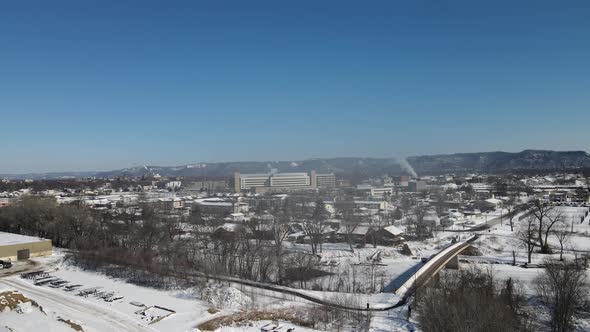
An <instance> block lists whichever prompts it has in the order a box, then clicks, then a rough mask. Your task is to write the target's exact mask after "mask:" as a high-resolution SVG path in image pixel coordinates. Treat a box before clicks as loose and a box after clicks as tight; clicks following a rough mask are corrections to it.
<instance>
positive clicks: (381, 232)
mask: <svg viewBox="0 0 590 332" xmlns="http://www.w3.org/2000/svg"><path fill="white" fill-rule="evenodd" d="M356 181H358V180H356ZM588 181H589V178H587V177H586V176H585V175H584V174H583V173H580V172H575V171H574V172H570V173H564V172H562V173H545V174H537V175H519V174H503V175H494V174H464V175H456V174H446V175H437V176H413V175H383V176H380V177H375V178H366V179H362V180H361V181H359V182H358V183H357V184H353V183H352V181H351V179H347V178H343V177H342V176H339V175H337V174H334V173H330V174H319V173H317V172H316V171H313V170H312V171H310V172H307V173H306V172H303V173H281V172H280V171H279V170H277V169H268V170H267V171H266V172H263V173H256V174H243V173H240V172H238V171H236V172H234V174H233V175H232V176H227V177H216V178H184V177H165V176H160V175H159V174H151V175H148V176H145V175H144V176H141V177H130V178H104V179H103V178H82V179H56V180H27V179H23V180H9V179H4V180H2V182H1V183H0V190H1V191H0V202H1V204H2V205H1V208H0V231H2V232H3V233H0V235H2V236H0V242H2V243H0V253H2V255H0V256H3V257H0V260H2V261H3V262H6V264H10V268H7V269H6V270H5V271H7V272H0V274H6V273H8V274H7V275H8V276H10V275H26V274H27V273H31V272H35V271H32V270H38V271H39V272H35V273H41V274H40V276H41V278H45V279H39V280H37V278H36V277H34V278H32V279H28V280H33V281H34V284H27V283H26V282H23V281H20V280H19V281H18V282H19V287H25V289H27V288H28V287H33V288H39V287H41V286H42V285H49V283H51V285H55V288H63V287H65V288H67V287H70V286H73V285H81V286H78V287H80V288H82V287H85V286H91V285H85V284H83V283H87V281H85V280H84V278H87V276H85V275H77V274H78V272H76V271H86V272H84V274H88V273H90V275H92V277H93V278H97V276H101V275H104V276H105V277H106V276H111V277H115V279H116V280H120V282H122V283H123V284H128V285H129V286H130V287H131V285H132V284H137V285H140V286H143V287H148V288H152V289H154V291H153V292H168V293H169V292H177V291H179V290H182V291H183V292H197V293H199V294H200V295H195V294H194V293H191V294H192V295H190V296H189V298H191V299H192V298H194V299H195V300H194V301H196V302H198V303H203V304H202V305H203V306H204V309H203V310H205V307H208V309H206V310H208V311H210V313H208V314H205V315H201V314H200V315H197V316H195V315H193V316H191V318H187V317H183V318H180V317H177V318H176V317H175V316H181V315H178V310H180V309H179V308H167V310H168V309H169V310H172V311H174V312H175V313H176V314H167V315H166V318H165V319H164V318H162V323H154V324H153V326H154V327H156V328H158V329H160V330H166V328H168V327H170V326H181V325H182V324H190V325H192V326H193V327H194V328H197V329H201V330H208V329H210V328H211V329H213V330H218V329H220V330H224V326H230V327H231V326H241V325H240V324H245V323H246V322H248V323H247V324H252V322H262V323H264V324H270V325H269V326H271V325H272V324H275V325H277V326H279V325H281V324H283V325H285V324H287V325H288V326H290V325H289V324H291V325H292V324H294V322H296V321H299V320H301V321H302V322H304V323H301V324H302V325H301V326H300V327H304V328H311V329H312V330H313V329H318V328H319V329H321V330H339V329H345V330H348V329H360V330H371V331H380V330H389V329H393V330H396V329H399V330H404V329H408V328H412V326H414V324H416V321H414V320H413V319H412V318H413V317H411V316H410V310H411V309H410V308H411V306H412V303H413V302H414V301H418V300H417V299H416V297H415V295H412V294H414V292H415V291H416V290H417V289H418V288H427V287H431V286H427V285H429V284H431V283H432V276H428V277H426V275H428V274H429V273H432V274H433V275H436V274H437V273H438V274H440V275H447V274H448V272H446V271H462V270H465V271H471V269H473V268H477V269H488V268H491V269H492V270H494V273H495V274H497V276H496V277H497V278H505V277H509V278H511V280H515V281H517V280H521V281H520V282H523V281H524V284H522V287H523V290H522V292H524V294H525V295H528V296H533V294H534V292H535V290H534V289H532V288H530V287H531V285H528V284H527V283H528V282H530V278H534V277H535V276H536V275H537V274H539V275H540V274H541V271H542V270H543V267H544V266H545V261H546V260H547V259H549V258H551V257H559V259H564V257H566V258H572V259H575V260H576V262H578V263H579V264H583V266H584V267H585V268H586V267H587V264H588V258H590V257H589V255H588V250H589V249H590V241H589V240H588V239H590V232H589V231H590V216H589V213H588V211H589V210H590V191H589V182H588ZM543 215H544V216H545V219H546V221H545V222H546V225H541V226H539V225H538V223H539V218H542V217H543ZM549 225H550V226H549ZM527 227H528V228H527ZM527 230H528V231H531V232H528V231H527ZM536 232H539V234H540V236H536V235H535V234H537V233H536ZM17 234H18V235H17ZM527 234H528V236H529V237H526V235H527ZM44 239H49V240H44ZM543 241H544V242H543ZM462 243H465V244H466V245H465V247H464V248H463V247H462V248H460V250H461V252H460V253H459V254H455V253H453V255H452V257H451V258H450V259H446V258H445V256H444V255H447V254H446V252H447V251H448V250H450V249H452V248H453V247H454V246H456V245H457V244H462ZM15 244H18V245H15ZM47 244H49V249H47V248H48V247H47ZM51 247H53V250H52V249H51ZM531 247H532V248H531ZM465 248H466V249H465ZM12 250H14V251H12ZM545 250H546V251H545ZM440 257H442V258H440ZM439 258H440V259H439ZM443 258H445V261H444V264H443V265H440V264H442V263H436V261H437V260H443ZM29 259H32V260H33V262H34V263H33V264H31V263H24V262H27V261H28V260H29ZM8 262H10V263H8ZM429 264H439V265H440V266H435V267H432V266H430V265H429ZM116 266H121V267H125V270H124V272H122V271H121V270H119V272H116V271H117V268H116ZM445 266H446V268H444V267H445ZM7 267H8V265H7ZM80 269H81V270H80ZM441 269H442V270H441ZM10 271H18V272H12V273H11V272H10ZM41 271H42V272H41ZM439 271H440V272H439ZM533 271H535V272H534V273H533ZM455 273H457V272H455ZM461 273H463V272H461ZM27 276H28V275H27ZM66 277H67V278H66ZM12 278H14V277H12ZM98 278H99V279H101V278H104V277H98ZM420 278H423V279H424V281H420V280H421V279H420ZM438 278H442V277H440V276H439V277H438ZM17 279H20V278H19V277H17ZM71 279H73V280H79V281H72V280H71ZM44 280H47V284H45V283H44V282H43V281H44ZM171 280H176V281H174V282H173V283H171ZM14 282H15V281H10V283H8V282H7V283H8V285H11V283H14ZM94 282H99V281H94ZM103 282H104V281H102V280H101V281H100V283H103ZM82 285H83V286H82ZM263 285H264V287H262V286H263ZM52 287H53V286H52ZM119 287H121V286H119ZM133 287H136V286H133ZM65 288H64V289H65ZM123 288H125V287H123ZM265 289H266V290H265ZM269 289H270V290H269ZM92 292H93V293H92V294H94V292H95V291H94V290H93V291H92ZM203 292H207V294H209V295H211V294H210V293H211V292H213V293H215V294H216V295H215V296H213V295H211V296H210V298H207V297H203V296H204V295H203V294H202V293H203ZM284 292H287V294H291V293H290V292H295V295H285V294H284ZM275 293H276V294H275ZM107 294H111V293H109V292H107V293H105V295H107ZM116 294H117V295H114V294H113V295H109V296H111V297H109V299H111V298H114V299H115V302H118V303H119V304H120V305H123V304H124V303H125V301H126V300H125V296H123V295H118V294H119V293H116ZM277 294H281V298H282V299H283V300H281V301H279V302H276V303H275V300H272V298H273V297H276V296H277ZM529 294H530V295H529ZM269 296H270V297H269ZM301 296H303V298H301ZM119 297H120V298H119ZM217 297H222V298H223V300H220V299H218V298H217ZM310 298H311V300H310ZM269 300H270V301H271V302H272V303H274V304H273V305H272V307H273V308H275V307H276V308H275V309H276V311H277V312H281V310H284V309H285V308H288V307H291V308H294V309H293V310H295V312H297V319H295V318H293V317H289V316H288V317H281V315H280V314H277V317H281V319H282V321H285V322H286V323H278V322H277V321H276V319H266V320H265V319H260V320H258V321H256V320H255V319H252V318H250V317H249V315H248V314H246V313H247V312H248V310H250V311H252V310H255V309H254V308H257V307H264V308H266V305H265V303H266V301H269ZM219 301H222V302H223V301H229V302H230V303H229V304H227V303H219ZM301 301H303V302H307V303H308V304H305V303H301ZM140 302H141V301H140ZM235 302H237V303H235ZM322 304H323V305H322ZM310 305H312V307H315V306H318V305H319V306H320V307H321V308H322V310H325V317H323V318H322V317H315V316H313V314H312V312H308V311H307V310H309V309H308V308H309V307H310ZM335 306H336V308H335ZM337 306H341V307H343V308H344V309H343V308H337ZM522 306H523V308H528V309H529V310H534V311H538V310H539V309H538V308H537V307H536V306H538V304H537V305H533V304H531V303H527V302H526V301H525V302H524V303H523V304H522ZM388 307H391V309H389V310H386V309H384V308H388ZM367 308H368V309H371V308H372V309H374V310H378V311H375V312H373V311H363V310H366V309H367ZM162 310H163V309H162ZM417 310H418V309H417ZM523 310H524V309H523ZM237 312H241V313H242V315H244V316H245V317H244V318H243V319H242V320H238V321H234V320H232V319H230V318H231V317H234V316H235V315H236V313H237ZM383 312H387V314H386V315H384V314H383ZM525 312H529V311H526V310H525ZM267 314H269V315H270V313H267ZM283 315H284V314H283ZM531 315H532V314H531ZM392 317H397V318H395V319H394V318H392ZM529 317H532V316H529ZM281 319H279V320H281ZM544 319H546V318H544ZM542 321H543V320H542V319H541V320H539V322H542ZM138 322H139V321H138ZM163 322H168V323H167V324H163ZM265 322H266V323H265ZM289 322H290V323H289ZM150 324H151V323H150ZM170 324H171V325H170ZM178 324H180V325H178ZM257 324H258V323H257ZM318 324H319V325H318ZM576 324H578V326H581V327H584V326H586V327H589V326H587V325H585V323H583V321H579V320H578V321H576ZM287 325H285V326H287ZM296 325H297V324H295V325H293V327H291V328H295V326H296ZM182 326H186V325H182ZM265 326H266V325H265ZM320 326H322V327H321V328H320Z"/></svg>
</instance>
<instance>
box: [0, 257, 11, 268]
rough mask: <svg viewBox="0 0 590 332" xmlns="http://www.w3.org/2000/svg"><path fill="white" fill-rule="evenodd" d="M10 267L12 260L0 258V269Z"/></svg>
mask: <svg viewBox="0 0 590 332" xmlns="http://www.w3.org/2000/svg"><path fill="white" fill-rule="evenodd" d="M11 267H12V262H11V261H10V260H1V259H0V269H8V268H11Z"/></svg>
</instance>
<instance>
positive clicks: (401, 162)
mask: <svg viewBox="0 0 590 332" xmlns="http://www.w3.org/2000/svg"><path fill="white" fill-rule="evenodd" d="M395 160H396V161H397V163H398V164H399V165H400V166H401V167H402V168H403V169H405V170H406V171H408V172H409V173H410V175H411V176H412V177H414V178H417V177H418V174H416V171H414V168H413V167H412V165H410V163H409V162H408V160H407V159H406V158H405V157H402V156H396V157H395Z"/></svg>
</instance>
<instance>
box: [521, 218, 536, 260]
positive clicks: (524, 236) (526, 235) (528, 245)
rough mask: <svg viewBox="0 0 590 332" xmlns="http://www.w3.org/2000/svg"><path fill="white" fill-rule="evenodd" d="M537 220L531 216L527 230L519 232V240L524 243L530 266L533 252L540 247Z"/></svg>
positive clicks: (527, 223)
mask: <svg viewBox="0 0 590 332" xmlns="http://www.w3.org/2000/svg"><path fill="white" fill-rule="evenodd" d="M536 221H537V219H536V218H535V217H534V216H529V217H527V218H526V225H524V226H525V227H526V228H524V229H522V228H521V230H520V231H519V232H518V239H519V240H520V241H522V242H523V243H524V246H525V249H526V251H527V257H528V262H529V264H530V263H531V258H532V256H533V250H535V247H536V246H537V245H538V243H537V235H538V234H537V229H536V228H537V223H536Z"/></svg>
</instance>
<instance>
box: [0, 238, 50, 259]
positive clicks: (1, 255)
mask: <svg viewBox="0 0 590 332" xmlns="http://www.w3.org/2000/svg"><path fill="white" fill-rule="evenodd" d="M51 252H52V246H51V240H47V239H42V238H38V237H33V236H25V235H19V234H13V233H5V232H0V260H11V261H16V260H21V259H29V258H31V257H39V256H48V255H51Z"/></svg>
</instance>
